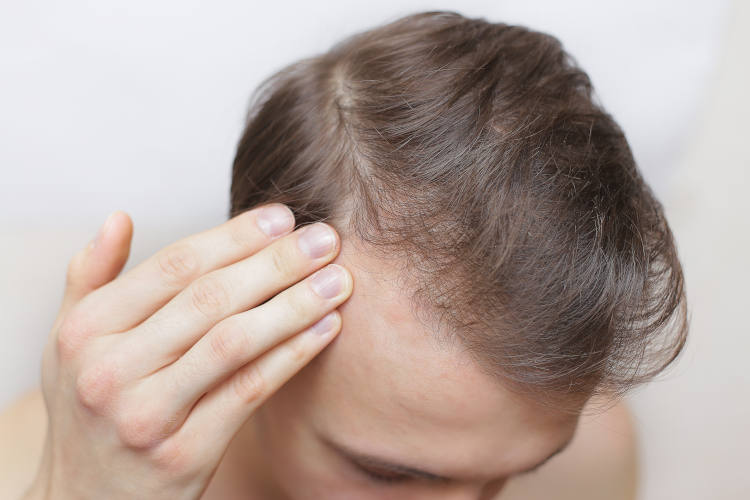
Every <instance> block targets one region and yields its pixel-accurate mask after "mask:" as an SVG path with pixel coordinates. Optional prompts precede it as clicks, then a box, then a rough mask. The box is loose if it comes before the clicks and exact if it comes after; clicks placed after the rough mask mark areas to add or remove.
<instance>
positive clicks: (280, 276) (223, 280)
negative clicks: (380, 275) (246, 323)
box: [123, 222, 340, 375]
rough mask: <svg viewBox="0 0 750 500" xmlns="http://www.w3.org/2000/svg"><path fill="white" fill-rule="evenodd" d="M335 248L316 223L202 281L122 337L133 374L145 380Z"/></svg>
mask: <svg viewBox="0 0 750 500" xmlns="http://www.w3.org/2000/svg"><path fill="white" fill-rule="evenodd" d="M315 245H322V246H321V247H320V248H319V251H318V252H317V253H315V252H313V253H310V252H309V250H310V248H312V247H314V246H315ZM339 247H340V242H339V237H338V235H337V234H336V231H335V230H333V228H332V227H330V226H329V225H328V224H325V223H320V222H319V223H316V224H312V225H310V226H305V227H304V228H302V229H300V230H298V231H295V232H294V233H292V234H289V235H287V236H285V237H283V238H281V239H279V240H277V241H274V242H273V243H272V244H271V245H269V246H267V247H265V248H263V249H262V250H260V251H259V252H257V253H255V254H254V255H251V256H250V257H248V258H246V259H244V260H241V261H239V262H236V263H234V264H232V265H229V266H227V267H225V268H222V269H218V270H216V271H213V272H211V273H208V274H206V275H204V276H202V277H201V278H199V279H198V280H196V281H194V282H193V283H191V284H190V285H189V286H188V287H187V288H186V289H184V290H183V291H181V292H180V293H179V294H177V296H175V297H174V298H173V299H172V300H171V301H169V303H167V304H166V305H165V306H164V307H162V308H161V309H159V310H158V311H157V312H156V313H154V314H153V315H152V316H151V317H150V318H148V319H147V320H146V321H144V322H143V323H142V324H141V325H138V326H137V327H136V328H134V329H133V330H131V331H130V332H127V333H126V334H123V342H124V348H123V352H124V353H127V356H128V357H129V361H128V364H129V366H131V367H132V369H133V373H139V374H140V375H146V374H150V373H153V372H154V371H155V370H158V369H159V368H161V367H163V366H165V365H167V364H169V363H171V362H173V361H175V360H176V359H177V358H179V357H180V356H182V355H183V354H184V353H185V351H187V350H188V349H189V348H190V347H191V346H192V345H193V344H195V343H196V342H197V341H198V339H199V338H200V337H202V336H203V335H204V334H205V333H206V332H207V331H208V330H209V329H211V328H212V327H214V325H216V324H217V323H218V322H219V321H221V320H223V319H224V318H227V317H229V316H232V315H234V314H236V313H239V312H242V311H246V310H248V309H251V308H253V307H255V306H257V305H259V304H261V303H262V302H264V301H266V300H268V299H269V298H271V297H273V296H274V295H276V294H277V293H279V292H280V291H282V290H284V289H286V288H288V287H289V286H291V285H293V284H294V283H296V282H298V281H299V280H301V279H302V278H304V277H305V276H307V275H309V274H310V273H312V272H313V271H315V270H316V269H318V268H320V267H321V266H322V265H324V264H326V263H327V262H330V261H331V260H333V259H334V258H335V256H336V254H337V253H338V250H339ZM273 319H274V320H276V319H278V318H273Z"/></svg>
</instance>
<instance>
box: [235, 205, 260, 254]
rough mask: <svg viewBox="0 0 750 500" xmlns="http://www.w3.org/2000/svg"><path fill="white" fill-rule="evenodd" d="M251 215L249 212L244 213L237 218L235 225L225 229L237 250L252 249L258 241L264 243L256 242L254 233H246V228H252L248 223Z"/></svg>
mask: <svg viewBox="0 0 750 500" xmlns="http://www.w3.org/2000/svg"><path fill="white" fill-rule="evenodd" d="M251 215H252V214H251V213H250V211H246V212H244V213H243V214H242V215H241V216H240V217H239V218H238V220H237V221H236V223H235V224H229V225H228V227H227V230H228V231H229V237H230V238H231V239H232V242H233V243H234V244H235V245H237V246H238V247H239V248H243V249H247V248H254V247H256V246H257V245H258V243H259V241H265V240H258V239H257V236H256V233H254V232H252V231H248V228H250V227H253V224H251V221H250V217H251Z"/></svg>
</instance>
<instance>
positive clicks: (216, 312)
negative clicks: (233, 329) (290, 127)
mask: <svg viewBox="0 0 750 500" xmlns="http://www.w3.org/2000/svg"><path fill="white" fill-rule="evenodd" d="M191 299H192V303H193V306H194V307H195V308H196V309H197V310H198V311H200V312H201V313H203V314H204V315H205V316H207V317H208V318H215V317H217V316H222V315H224V314H226V313H228V311H229V307H230V301H229V293H228V290H227V287H226V285H225V284H224V283H223V282H222V281H221V279H220V278H219V277H218V276H216V275H213V274H206V275H205V276H203V277H202V278H200V279H199V280H196V281H195V282H194V283H193V285H192V286H191Z"/></svg>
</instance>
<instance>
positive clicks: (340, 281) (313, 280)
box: [310, 264, 346, 299]
mask: <svg viewBox="0 0 750 500" xmlns="http://www.w3.org/2000/svg"><path fill="white" fill-rule="evenodd" d="M345 279H346V277H345V276H344V270H343V269H342V268H340V267H339V266H337V265H335V264H331V265H328V266H326V267H324V268H323V269H321V270H319V271H318V272H316V273H315V274H313V275H312V277H310V286H312V289H313V291H315V293H317V294H318V295H320V296H321V297H323V298H324V299H332V298H334V297H335V296H337V295H338V294H340V293H341V291H342V290H343V289H344V280H345Z"/></svg>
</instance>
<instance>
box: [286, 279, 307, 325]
mask: <svg viewBox="0 0 750 500" xmlns="http://www.w3.org/2000/svg"><path fill="white" fill-rule="evenodd" d="M298 291H299V288H297V287H292V288H290V289H288V290H286V291H285V293H283V294H282V296H283V297H284V304H283V305H284V313H285V316H286V317H288V318H298V319H304V318H312V311H311V307H310V305H309V304H308V302H307V301H306V300H305V299H304V298H303V297H300V295H304V294H300V293H297V292H298Z"/></svg>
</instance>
